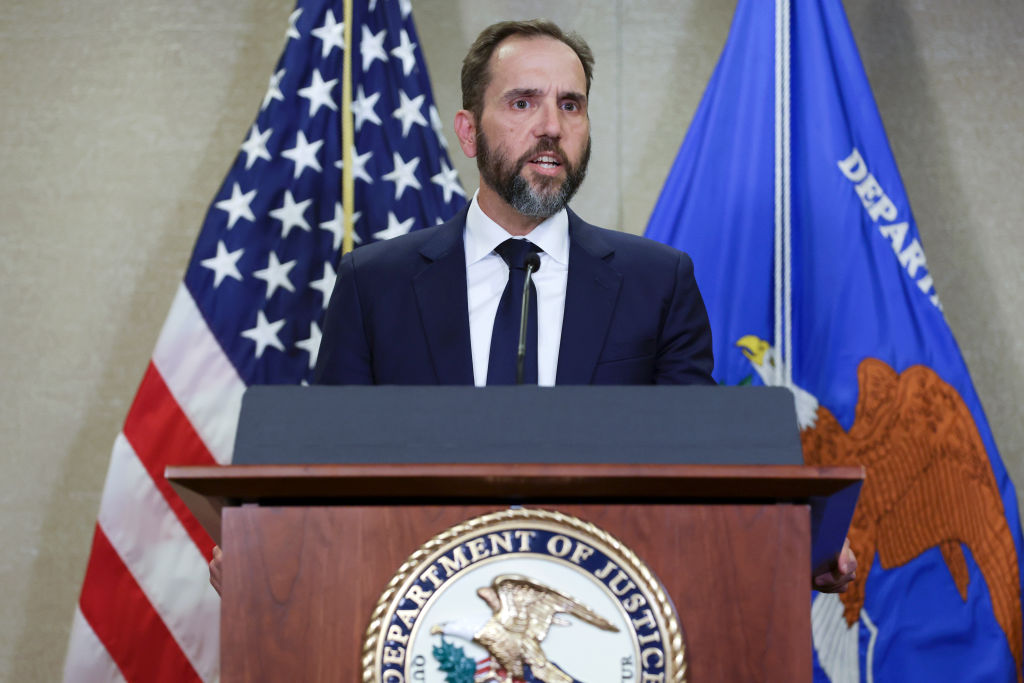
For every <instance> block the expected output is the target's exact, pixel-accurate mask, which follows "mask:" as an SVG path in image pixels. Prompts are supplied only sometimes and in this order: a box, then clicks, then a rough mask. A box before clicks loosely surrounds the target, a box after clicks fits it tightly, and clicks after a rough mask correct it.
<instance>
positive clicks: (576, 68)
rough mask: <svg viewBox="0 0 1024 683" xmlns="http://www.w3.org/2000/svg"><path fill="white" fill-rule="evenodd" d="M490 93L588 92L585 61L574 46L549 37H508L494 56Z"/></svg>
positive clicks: (488, 87)
mask: <svg viewBox="0 0 1024 683" xmlns="http://www.w3.org/2000/svg"><path fill="white" fill-rule="evenodd" d="M489 66H490V69H489V70H490V76H491V81H490V83H488V85H487V96H490V95H500V94H501V93H503V92H506V91H508V90H512V89H536V90H541V91H548V90H554V91H555V92H559V93H565V92H575V93H580V94H586V92H587V77H586V74H584V72H583V64H582V63H581V62H580V58H579V57H578V56H576V53H575V52H574V51H573V49H572V48H571V47H569V46H568V45H566V44H565V43H563V42H562V41H560V40H555V39H554V38H550V37H547V36H530V37H521V36H513V37H511V38H506V39H505V40H503V41H501V43H499V44H498V47H497V48H496V49H495V50H494V53H493V54H492V55H491V61H490V65H489Z"/></svg>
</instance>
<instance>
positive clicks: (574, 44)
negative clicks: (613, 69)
mask: <svg viewBox="0 0 1024 683" xmlns="http://www.w3.org/2000/svg"><path fill="white" fill-rule="evenodd" d="M513 36H524V37H527V38H530V37H547V38H554V39H555V40H558V41H561V42H563V43H565V44H566V45H568V46H569V47H571V48H572V49H573V52H575V53H576V56H577V57H579V58H580V62H581V63H582V64H583V74H584V75H585V76H586V78H587V96H588V97H589V96H590V81H591V79H592V78H593V75H594V53H593V52H591V50H590V46H589V45H587V41H585V40H583V38H581V37H580V36H579V35H578V34H576V33H566V32H565V31H563V30H562V29H560V28H559V27H558V26H557V25H556V24H555V23H553V22H550V21H548V20H547V19H531V20H530V21H501V22H498V23H497V24H491V25H490V26H488V27H487V28H485V29H484V30H483V31H481V32H480V35H479V36H477V38H476V40H475V41H474V42H473V45H472V46H471V47H470V48H469V52H468V53H466V58H465V59H464V60H462V108H463V109H466V110H468V111H470V112H472V113H473V116H474V117H476V119H477V120H479V119H480V115H481V114H482V113H483V109H484V91H485V90H486V89H487V86H488V84H490V82H491V72H490V63H491V55H493V54H494V50H495V48H497V47H498V45H499V44H500V43H501V42H502V41H503V40H505V39H506V38H512V37H513Z"/></svg>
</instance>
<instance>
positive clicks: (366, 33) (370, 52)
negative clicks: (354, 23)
mask: <svg viewBox="0 0 1024 683" xmlns="http://www.w3.org/2000/svg"><path fill="white" fill-rule="evenodd" d="M387 33H388V32H387V30H386V29H381V30H380V31H379V32H378V33H376V34H374V32H373V31H371V30H370V29H369V28H367V27H366V24H363V39H362V40H361V41H360V42H359V52H361V53H362V55H363V71H368V70H369V68H370V65H371V64H373V60H375V59H379V60H380V61H382V62H386V61H388V53H387V52H385V51H384V37H385V36H386V35H387Z"/></svg>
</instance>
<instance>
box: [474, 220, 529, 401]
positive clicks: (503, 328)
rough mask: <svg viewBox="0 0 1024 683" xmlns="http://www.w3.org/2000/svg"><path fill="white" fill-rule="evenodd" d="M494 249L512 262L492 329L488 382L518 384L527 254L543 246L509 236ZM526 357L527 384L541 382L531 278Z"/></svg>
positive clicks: (508, 261)
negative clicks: (520, 330)
mask: <svg viewBox="0 0 1024 683" xmlns="http://www.w3.org/2000/svg"><path fill="white" fill-rule="evenodd" d="M494 251H495V252H496V253H497V254H498V256H500V257H501V258H503V259H504V260H505V263H507V264H508V284H506V285H505V291H504V292H502V294H501V301H499V302H498V312H497V314H496V315H495V316H494V329H493V330H492V331H491V355H490V356H489V357H488V359H487V384H488V385H491V384H515V383H516V354H517V352H518V350H519V321H520V318H521V316H522V310H523V284H524V283H525V282H526V265H525V264H526V257H527V256H528V255H529V254H531V253H535V252H538V251H542V250H541V248H540V247H538V246H537V245H536V244H533V243H532V242H530V241H528V240H517V239H507V240H505V241H504V242H502V243H501V244H499V245H498V246H497V247H495V249H494ZM526 320H527V322H526V358H525V359H524V361H523V384H536V383H537V290H536V288H534V286H533V280H532V279H531V280H530V311H529V313H528V314H527V316H526Z"/></svg>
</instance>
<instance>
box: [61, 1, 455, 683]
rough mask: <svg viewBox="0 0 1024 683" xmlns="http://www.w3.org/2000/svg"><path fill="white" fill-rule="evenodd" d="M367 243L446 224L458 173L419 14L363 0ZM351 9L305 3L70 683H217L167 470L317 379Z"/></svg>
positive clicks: (141, 447) (355, 22)
mask: <svg viewBox="0 0 1024 683" xmlns="http://www.w3.org/2000/svg"><path fill="white" fill-rule="evenodd" d="M353 5H354V6H353V18H352V26H351V45H350V46H348V48H349V50H348V51H349V53H350V55H351V60H352V64H351V67H352V93H353V95H352V102H351V112H352V124H353V127H354V133H355V134H354V147H355V148H354V149H353V150H352V152H351V159H352V164H353V168H352V169H351V170H352V173H353V176H354V179H355V181H354V183H355V187H354V190H355V193H354V194H355V198H354V205H353V206H352V207H351V209H352V211H353V212H354V217H355V229H356V231H357V232H356V240H355V241H356V243H357V244H358V243H367V242H370V241H374V240H381V239H388V238H390V237H393V236H395V235H399V234H402V233H405V232H408V231H409V230H416V229H419V228H423V227H427V226H431V225H434V224H436V223H438V222H441V221H443V220H446V219H448V218H450V217H451V216H452V215H454V213H455V212H456V211H458V209H460V208H461V207H462V206H463V204H464V203H465V195H464V192H463V190H462V187H461V186H460V184H459V181H458V178H457V176H456V173H455V171H454V170H452V166H451V163H450V160H449V158H448V154H447V152H446V144H445V140H444V136H443V133H442V129H441V124H440V120H439V117H438V113H437V109H436V108H435V107H434V102H433V97H432V95H431V92H430V81H429V78H428V76H427V69H426V65H425V64H424V62H423V56H422V53H421V50H420V46H419V38H418V37H417V35H416V29H415V27H414V25H413V19H412V14H411V8H410V5H409V2H408V0H353ZM343 16H344V7H343V3H342V0H300V1H299V3H298V4H297V6H296V8H295V11H294V12H292V13H291V17H290V20H289V26H288V30H287V35H286V46H285V49H284V54H283V55H282V56H281V59H280V61H279V62H278V64H277V67H276V68H275V69H274V72H273V74H272V75H271V76H270V80H269V84H268V87H267V90H266V93H265V95H264V96H263V98H262V101H261V103H260V107H259V113H258V114H257V116H256V120H255V122H254V123H253V124H252V126H251V127H250V129H249V131H248V132H247V135H246V136H245V139H244V142H242V144H241V150H240V153H239V155H238V157H237V158H236V159H235V160H234V163H233V165H232V166H231V169H230V171H229V173H228V175H227V178H226V179H225V181H224V184H223V186H222V187H221V189H220V190H219V191H218V192H217V194H216V196H215V198H214V200H213V203H212V205H211V206H210V209H209V212H208V213H207V215H206V219H205V221H204V222H203V226H202V230H201V231H200V233H199V237H198V239H197V240H196V246H195V250H194V252H193V254H192V259H191V262H190V264H189V266H188V269H187V271H186V273H185V278H184V283H183V284H182V286H180V287H179V289H178V292H177V296H176V297H175V299H174V303H173V304H172V306H171V311H170V314H169V315H168V317H167V321H166V322H165V324H164V327H163V330H162V331H161V333H160V338H159V340H158V342H157V346H156V349H155V350H154V353H153V358H152V362H151V363H150V366H149V367H148V368H147V370H146V372H145V373H144V376H143V380H142V383H141V385H140V387H139V391H138V394H137V396H136V398H135V401H134V402H133V404H132V407H131V409H130V411H129V414H128V417H127V418H126V420H125V425H124V428H123V430H122V433H121V434H120V435H119V436H118V438H117V439H116V440H115V444H114V449H113V454H112V456H111V463H110V468H109V471H108V474H107V481H106V484H105V485H104V491H103V497H102V502H101V505H100V513H99V516H98V520H97V524H96V530H95V534H94V539H93V546H92V551H91V554H90V557H89V564H88V568H87V570H86V576H85V580H84V581H83V585H82V592H81V597H80V599H79V603H78V608H77V610H76V612H75V618H74V622H73V625H72V632H71V638H70V640H69V645H68V655H67V659H66V663H65V672H64V677H65V681H70V682H74V681H123V680H127V681H145V682H146V683H150V682H160V681H167V682H168V683H170V682H171V681H174V682H175V683H179V682H181V681H213V680H217V679H218V675H219V673H218V672H219V657H218V642H219V636H218V634H219V620H218V613H219V599H218V598H217V596H216V594H214V593H213V591H212V589H211V588H210V587H209V586H208V585H207V581H206V574H207V569H206V563H207V562H208V561H209V560H210V557H211V548H212V545H213V542H212V540H211V539H210V538H209V536H208V535H207V534H206V532H205V531H204V530H203V529H202V527H200V526H199V524H198V523H197V522H196V520H195V519H194V518H193V517H192V515H191V514H190V513H189V512H188V510H187V509H186V508H185V507H184V505H183V504H182V502H181V501H180V499H179V498H178V497H177V495H176V494H175V493H174V492H173V491H172V490H171V489H170V487H169V485H168V484H167V481H166V479H164V468H165V466H167V465H186V464H196V465H209V464H215V463H222V464H223V463H227V462H230V460H231V455H232V451H233V444H234V433H235V426H236V423H237V419H238V407H239V404H240V402H241V396H242V393H243V392H244V390H245V387H247V386H248V385H251V384H296V383H300V382H303V381H306V380H308V378H310V377H311V374H312V369H313V366H314V364H315V363H316V357H317V353H318V350H319V346H320V324H321V321H322V319H323V315H324V311H325V309H326V307H327V302H328V298H329V297H330V294H331V291H332V289H333V287H334V281H335V268H336V266H337V263H338V260H339V258H340V256H341V248H342V237H343V235H342V232H343V227H342V226H343V207H342V198H341V197H342V193H341V185H342V169H341V163H342V162H341V160H342V146H341V145H342V142H341V140H342V113H343V112H344V111H345V105H344V103H343V102H342V82H341V81H342V77H343V76H342V73H343V61H342V60H343V59H344V58H345V50H346V45H345V31H344V28H345V27H344V25H343Z"/></svg>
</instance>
